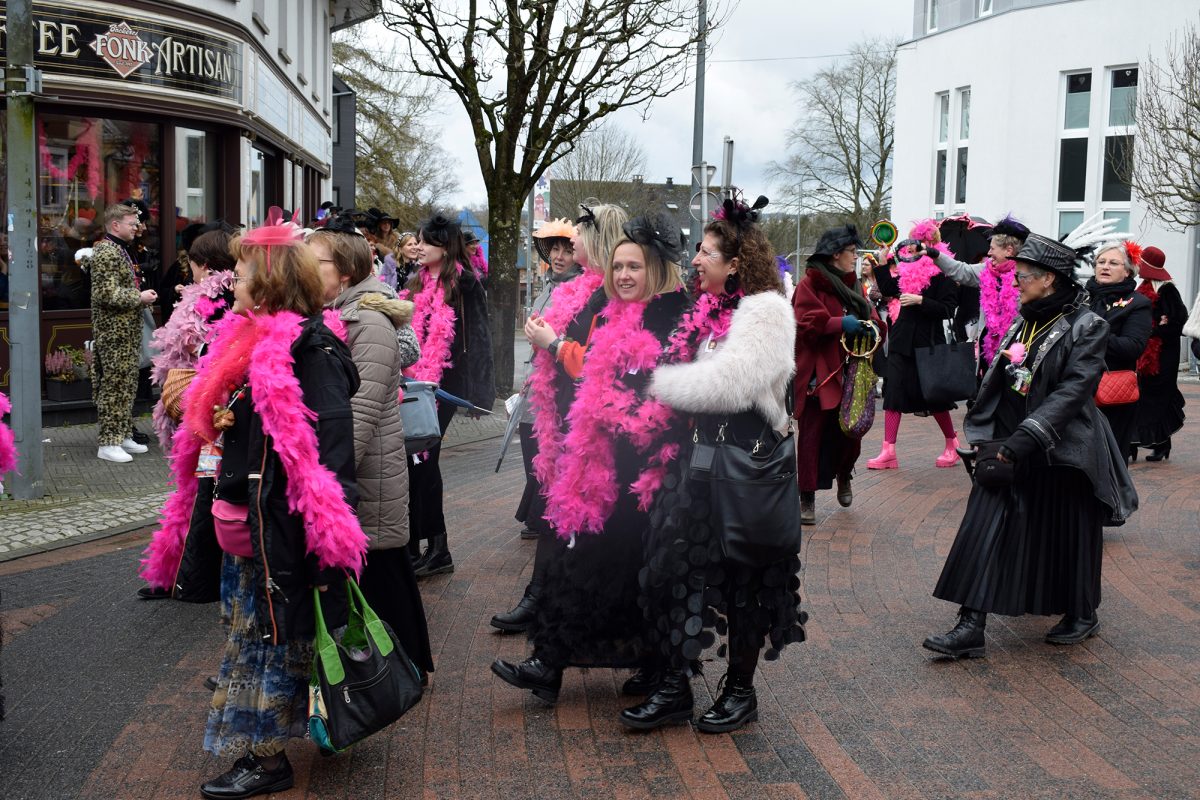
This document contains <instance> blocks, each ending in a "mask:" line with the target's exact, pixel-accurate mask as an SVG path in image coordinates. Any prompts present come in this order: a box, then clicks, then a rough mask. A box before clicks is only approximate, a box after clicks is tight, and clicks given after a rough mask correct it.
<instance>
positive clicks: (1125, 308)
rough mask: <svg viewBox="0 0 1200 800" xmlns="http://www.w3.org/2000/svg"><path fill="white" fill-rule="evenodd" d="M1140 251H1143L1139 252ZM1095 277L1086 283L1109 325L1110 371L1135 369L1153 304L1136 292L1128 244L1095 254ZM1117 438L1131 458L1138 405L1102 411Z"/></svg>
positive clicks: (1107, 359) (1107, 367) (1147, 337)
mask: <svg viewBox="0 0 1200 800" xmlns="http://www.w3.org/2000/svg"><path fill="white" fill-rule="evenodd" d="M1139 250H1140V249H1139ZM1095 267H1096V275H1095V277H1093V278H1091V279H1090V280H1089V281H1088V282H1087V291H1088V295H1090V297H1091V299H1090V301H1089V302H1090V305H1091V308H1092V311H1094V312H1095V313H1097V314H1099V315H1100V316H1101V317H1103V318H1104V321H1105V322H1107V323H1108V342H1107V344H1106V346H1105V350H1104V368H1105V370H1106V371H1107V372H1117V371H1122V370H1132V369H1135V368H1136V367H1137V363H1138V359H1139V358H1140V357H1141V355H1142V352H1143V351H1144V350H1145V349H1146V344H1147V343H1148V342H1149V341H1150V330H1151V327H1152V325H1151V322H1152V320H1151V317H1150V301H1149V300H1147V299H1146V297H1145V296H1144V295H1142V294H1139V293H1138V291H1137V287H1136V284H1135V282H1134V278H1136V277H1137V266H1136V264H1135V263H1134V260H1133V258H1132V257H1131V256H1130V253H1129V248H1128V247H1127V246H1126V245H1125V244H1109V245H1104V246H1103V247H1102V248H1101V249H1100V250H1098V251H1097V252H1096V264H1095ZM1100 410H1101V411H1102V412H1103V413H1104V416H1105V418H1106V419H1107V420H1108V424H1109V427H1111V428H1112V432H1113V436H1115V437H1117V445H1118V448H1119V449H1118V452H1119V453H1121V454H1122V456H1124V457H1126V458H1128V457H1129V455H1130V448H1131V446H1132V445H1131V442H1133V432H1134V426H1135V424H1136V422H1137V403H1125V404H1123V405H1107V406H1103V407H1101V409H1100Z"/></svg>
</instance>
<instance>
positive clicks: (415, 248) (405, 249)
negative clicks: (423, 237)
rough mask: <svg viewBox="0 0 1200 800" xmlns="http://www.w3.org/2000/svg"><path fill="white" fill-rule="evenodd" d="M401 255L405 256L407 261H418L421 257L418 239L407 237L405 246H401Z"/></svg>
mask: <svg viewBox="0 0 1200 800" xmlns="http://www.w3.org/2000/svg"><path fill="white" fill-rule="evenodd" d="M400 254H401V255H402V256H404V260H405V261H416V260H417V258H418V257H419V256H420V255H421V245H419V244H417V237H415V236H408V237H406V238H405V240H404V244H402V245H400Z"/></svg>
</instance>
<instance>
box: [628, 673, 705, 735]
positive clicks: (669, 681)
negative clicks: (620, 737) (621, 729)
mask: <svg viewBox="0 0 1200 800" xmlns="http://www.w3.org/2000/svg"><path fill="white" fill-rule="evenodd" d="M692 705H693V701H692V684H691V681H689V680H688V676H687V675H685V674H684V673H683V670H675V669H672V670H667V671H666V672H665V673H664V674H663V679H662V683H660V684H659V685H658V688H657V689H655V690H654V693H653V694H651V695H650V696H649V697H647V698H646V700H645V701H644V702H642V703H641V704H639V705H636V706H633V707H632V708H627V709H625V710H624V711H622V712H621V723H622V724H623V725H625V727H627V728H633V729H635V730H639V731H652V730H654V729H655V728H661V727H662V726H663V725H670V724H672V723H678V722H691V721H692Z"/></svg>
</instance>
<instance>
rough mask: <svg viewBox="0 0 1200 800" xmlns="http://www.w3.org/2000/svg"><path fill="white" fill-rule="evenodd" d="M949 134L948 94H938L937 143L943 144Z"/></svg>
mask: <svg viewBox="0 0 1200 800" xmlns="http://www.w3.org/2000/svg"><path fill="white" fill-rule="evenodd" d="M949 136H950V95H948V94H943V95H939V96H938V144H945V142H946V139H947V138H948V137H949Z"/></svg>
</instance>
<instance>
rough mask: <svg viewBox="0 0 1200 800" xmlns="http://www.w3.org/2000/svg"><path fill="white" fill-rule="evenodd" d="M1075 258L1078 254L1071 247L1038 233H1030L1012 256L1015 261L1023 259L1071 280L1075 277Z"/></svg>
mask: <svg viewBox="0 0 1200 800" xmlns="http://www.w3.org/2000/svg"><path fill="white" fill-rule="evenodd" d="M1077 258H1078V254H1077V253H1076V252H1075V251H1074V250H1073V249H1072V248H1070V247H1068V246H1067V245H1065V244H1063V243H1062V242H1060V241H1058V240H1057V239H1051V238H1050V237H1048V236H1042V235H1041V234H1040V233H1030V234H1029V235H1028V236H1027V237H1026V238H1025V243H1024V244H1022V245H1021V249H1020V250H1018V251H1017V254H1016V256H1014V259H1015V260H1016V261H1024V262H1025V263H1027V264H1033V265H1034V266H1036V267H1041V268H1042V269H1048V270H1050V271H1051V272H1057V273H1058V274H1059V275H1062V276H1064V277H1066V278H1070V279H1072V280H1074V279H1075V260H1076V259H1077Z"/></svg>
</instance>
